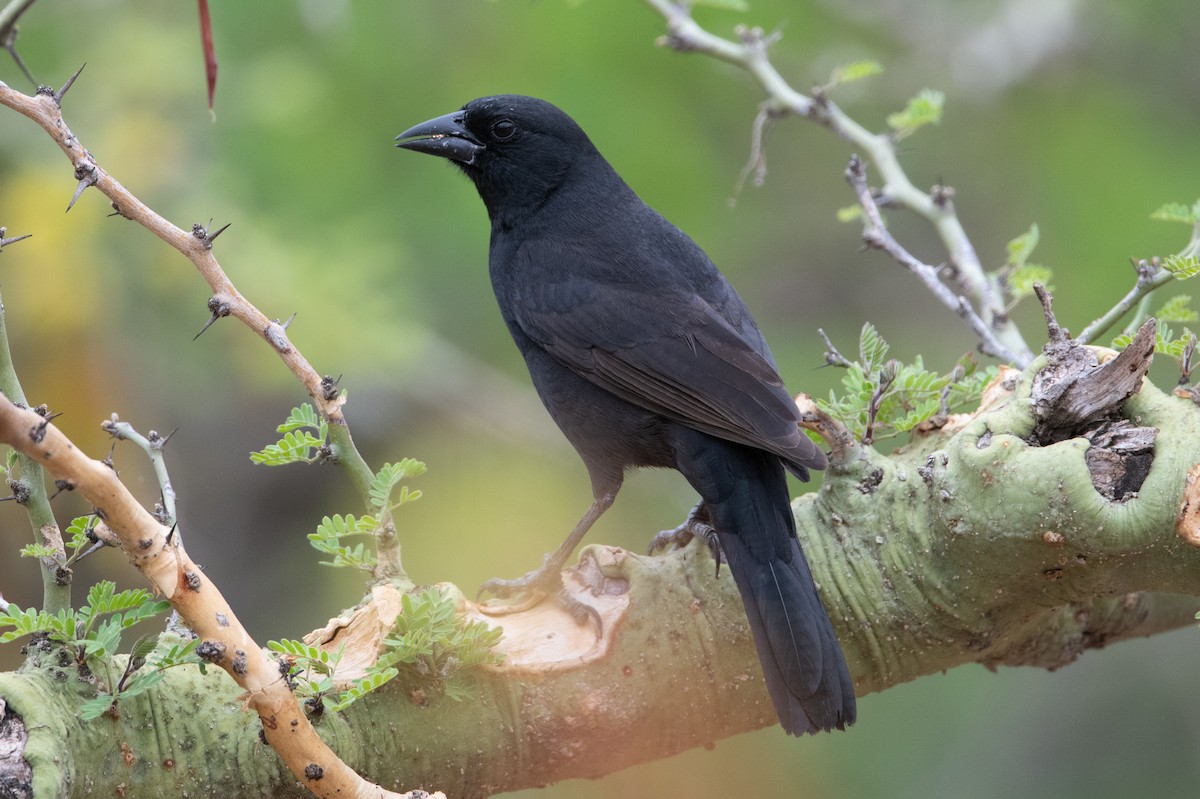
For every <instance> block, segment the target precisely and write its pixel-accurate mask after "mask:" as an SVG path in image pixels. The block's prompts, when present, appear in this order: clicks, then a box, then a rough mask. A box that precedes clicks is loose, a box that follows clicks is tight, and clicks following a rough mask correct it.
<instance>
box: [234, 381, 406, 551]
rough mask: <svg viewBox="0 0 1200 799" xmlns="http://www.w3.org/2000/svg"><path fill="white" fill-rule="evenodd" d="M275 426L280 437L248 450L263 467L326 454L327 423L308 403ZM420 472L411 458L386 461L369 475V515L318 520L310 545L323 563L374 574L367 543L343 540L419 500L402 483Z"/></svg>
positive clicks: (367, 531)
mask: <svg viewBox="0 0 1200 799" xmlns="http://www.w3.org/2000/svg"><path fill="white" fill-rule="evenodd" d="M276 430H277V431H278V432H280V433H283V438H281V439H279V440H278V441H276V442H275V443H274V444H269V445H267V446H266V447H264V448H263V449H261V450H259V451H258V452H252V453H250V460H252V461H254V462H255V463H261V464H263V465H265V466H281V465H283V464H286V463H314V462H316V461H320V460H324V459H327V458H328V457H329V447H328V444H327V443H326V442H327V440H328V435H329V423H328V422H326V421H325V420H324V419H322V418H321V417H320V416H319V415H318V414H317V411H316V410H315V409H314V408H313V406H312V405H311V404H310V403H307V402H306V403H304V404H302V405H300V406H299V407H296V408H293V409H292V412H291V413H290V414H288V418H287V419H285V420H284V422H283V424H281V425H279V426H278V427H277V428H276ZM424 473H425V464H424V463H421V462H420V461H418V460H414V459H413V458H404V459H403V460H401V461H399V462H398V463H385V464H384V465H383V468H382V469H380V470H379V471H378V472H376V473H375V475H374V476H373V477H372V479H371V485H370V488H369V490H368V497H369V499H368V506H369V510H370V511H371V512H370V513H369V514H366V515H363V516H355V515H354V514H347V515H345V516H342V515H340V514H339V515H334V516H325V517H324V518H322V519H321V523H320V524H318V525H317V529H316V530H315V531H314V532H312V533H309V534H308V540H309V543H310V544H311V545H312V547H313V548H314V549H316V550H317V551H318V552H320V553H321V554H323V555H326V556H328V559H327V560H322V561H321V564H322V565H324V566H339V567H346V568H351V569H358V570H360V571H365V572H373V571H374V569H375V565H376V563H377V559H376V556H375V551H374V549H373V548H371V547H370V546H369V545H368V544H369V542H366V541H359V542H357V543H351V542H350V541H348V540H347V539H350V538H353V537H354V536H366V537H373V536H374V535H375V534H376V532H377V531H379V530H380V528H382V527H383V526H384V525H385V523H387V522H388V521H390V517H391V513H392V511H394V510H395V509H396V508H398V507H400V506H401V505H404V504H405V503H408V502H412V501H414V500H416V499H420V497H421V492H420V491H418V490H413V489H410V488H409V487H408V486H407V485H404V481H405V480H407V479H409V478H411V477H418V476H420V475H422V474H424Z"/></svg>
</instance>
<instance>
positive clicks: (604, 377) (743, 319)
mask: <svg viewBox="0 0 1200 799" xmlns="http://www.w3.org/2000/svg"><path fill="white" fill-rule="evenodd" d="M555 254H556V256H557V258H558V261H557V262H555V261H548V260H547V259H546V258H545V255H544V254H541V253H537V252H536V251H535V252H528V251H527V252H526V253H524V255H525V257H526V258H527V259H528V260H527V261H526V263H531V262H533V263H539V264H546V263H557V266H558V268H555V269H553V270H549V269H540V270H539V271H540V272H541V274H539V275H538V279H537V280H525V281H522V283H521V285H522V289H521V295H520V297H519V302H517V303H515V307H516V314H515V315H516V319H517V322H518V324H520V325H521V327H522V329H524V331H525V332H526V334H528V335H529V336H530V337H531V338H532V339H533V340H534V341H536V342H537V343H538V344H539V345H540V346H542V347H543V348H544V349H545V350H546V351H547V352H548V353H550V354H551V355H552V356H554V357H555V358H556V359H558V360H559V361H560V362H562V363H564V364H565V365H567V366H568V367H569V368H571V369H572V370H574V371H575V372H577V373H578V374H580V375H581V376H583V377H585V378H586V379H588V380H590V381H592V382H593V383H595V384H597V385H599V386H600V387H602V388H604V389H606V390H608V391H611V392H612V393H614V394H616V395H618V396H620V397H622V398H623V399H625V400H627V401H629V402H632V403H634V404H635V405H638V406H640V407H643V408H646V409H648V410H652V411H654V412H656V413H661V414H663V415H665V416H667V417H669V418H673V419H676V420H678V421H680V422H683V423H685V424H688V425H690V426H693V427H695V428H697V429H700V430H703V431H705V432H707V433H710V434H712V435H716V436H719V437H721V438H725V439H728V440H731V441H736V442H739V443H743V444H748V445H750V446H754V447H758V448H760V449H766V450H769V451H772V452H776V453H777V454H779V455H781V456H782V457H784V458H785V459H786V460H788V461H789V462H791V463H793V464H794V465H796V466H800V467H815V468H819V467H821V466H822V465H823V463H824V458H823V456H822V455H821V454H820V451H819V450H818V449H817V448H816V446H815V445H814V444H812V442H811V441H809V440H808V438H807V437H806V436H804V435H803V434H802V433H801V432H800V429H799V427H798V426H797V423H798V421H799V413H798V411H797V410H796V406H795V404H794V402H793V401H792V398H791V396H790V395H789V394H788V392H787V389H786V388H785V387H784V385H783V381H782V380H781V379H780V377H779V374H778V372H777V371H776V369H775V366H774V363H773V362H772V361H771V360H770V353H769V352H768V351H766V349H765V345H764V344H763V342H762V336H761V334H759V333H758V329H757V327H755V326H754V325H753V322H750V321H749V315H748V313H745V311H744V306H743V305H742V303H741V300H740V299H738V298H737V296H736V294H734V293H733V291H732V289H730V288H729V287H728V284H727V283H726V282H725V281H724V279H723V278H720V277H719V276H718V275H716V274H715V270H714V277H715V278H716V280H717V281H719V283H717V285H715V286H712V287H711V290H710V291H709V292H707V293H708V294H709V295H710V296H708V297H706V296H702V295H701V294H699V293H697V292H696V291H695V286H690V285H669V284H660V285H658V286H656V291H654V292H653V293H647V292H646V290H645V288H644V286H641V285H637V284H631V285H630V286H629V287H628V288H627V289H626V288H624V287H623V286H621V285H620V283H619V282H617V283H614V282H613V281H612V280H611V274H610V273H609V270H611V265H609V264H599V263H595V262H594V259H592V258H590V257H589V256H587V255H586V254H580V253H578V252H573V253H569V255H568V254H564V253H563V252H562V251H561V250H559V251H558V252H556V253H555ZM564 257H569V258H570V259H571V264H570V268H563V267H564V264H562V262H561V261H562V259H563V258H564ZM730 305H732V306H733V307H727V306H730ZM731 317H732V319H731ZM735 324H736V325H737V326H735Z"/></svg>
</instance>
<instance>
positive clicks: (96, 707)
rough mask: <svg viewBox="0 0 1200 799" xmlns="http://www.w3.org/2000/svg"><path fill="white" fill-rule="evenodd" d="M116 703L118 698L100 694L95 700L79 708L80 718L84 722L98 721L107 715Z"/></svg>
mask: <svg viewBox="0 0 1200 799" xmlns="http://www.w3.org/2000/svg"><path fill="white" fill-rule="evenodd" d="M116 701H117V698H116V697H115V696H112V695H111V694H100V695H99V696H97V697H95V698H94V699H89V700H87V701H86V702H84V703H83V704H82V705H80V706H79V718H81V719H83V720H84V721H91V720H92V719H98V718H100V717H101V716H103V715H104V714H105V713H107V712H108V709H109V708H110V707H112V706H113V702H116Z"/></svg>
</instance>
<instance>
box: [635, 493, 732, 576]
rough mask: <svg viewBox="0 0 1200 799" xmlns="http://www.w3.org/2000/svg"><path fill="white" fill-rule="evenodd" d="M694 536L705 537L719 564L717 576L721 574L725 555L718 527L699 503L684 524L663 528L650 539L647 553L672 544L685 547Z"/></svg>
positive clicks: (705, 541) (652, 552) (651, 553)
mask: <svg viewBox="0 0 1200 799" xmlns="http://www.w3.org/2000/svg"><path fill="white" fill-rule="evenodd" d="M693 538H703V539H704V543H705V544H707V545H708V550H709V552H711V553H712V556H713V560H714V561H716V564H717V576H718V577H720V576H721V560H722V558H723V557H724V555H723V553H722V552H721V541H720V539H719V538H718V537H717V528H715V527H713V526H712V525H711V524H710V523H709V522H708V514H707V512H706V511H705V510H704V508H703V506H702V505H697V506H696V507H695V508H693V509H692V512H691V513H689V514H688V517H687V518H686V519H685V520H684V522H683V524H681V525H679V526H678V527H676V528H675V529H673V530H663V531H662V532H659V533H656V534H655V536H654V537H653V538H651V539H650V548H649V552H648V553H647V554H650V555H653V554H654V553H655V552H658V551H659V550H665V549H667V548H668V547H670V546H676V547H685V546H687V545H688V544H689V543H691V540H692V539H693Z"/></svg>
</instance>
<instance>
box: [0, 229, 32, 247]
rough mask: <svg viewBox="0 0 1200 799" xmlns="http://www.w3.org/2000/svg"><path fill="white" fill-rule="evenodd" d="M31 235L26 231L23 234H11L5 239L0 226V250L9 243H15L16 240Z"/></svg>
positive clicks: (21, 239)
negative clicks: (9, 237) (11, 235)
mask: <svg viewBox="0 0 1200 799" xmlns="http://www.w3.org/2000/svg"><path fill="white" fill-rule="evenodd" d="M32 235H33V234H32V233H26V234H25V235H23V236H13V237H12V238H11V239H6V238H4V228H0V250H2V249H4V248H5V247H7V246H8V245H9V244H15V243H16V242H18V241H23V240H24V239H27V238H29V237H30V236H32Z"/></svg>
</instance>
